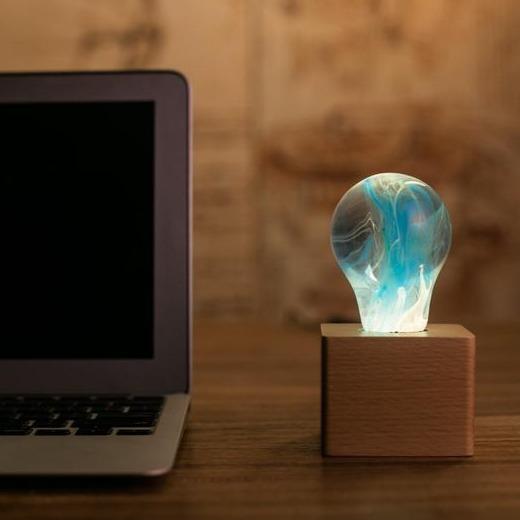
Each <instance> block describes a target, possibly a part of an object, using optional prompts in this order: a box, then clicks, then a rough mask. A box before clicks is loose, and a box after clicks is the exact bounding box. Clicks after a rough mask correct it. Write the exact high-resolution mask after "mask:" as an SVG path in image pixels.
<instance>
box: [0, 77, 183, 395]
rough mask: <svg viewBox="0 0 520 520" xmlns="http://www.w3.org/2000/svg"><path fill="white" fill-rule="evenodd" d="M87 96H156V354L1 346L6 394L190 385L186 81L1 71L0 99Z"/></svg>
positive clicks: (0, 382)
mask: <svg viewBox="0 0 520 520" xmlns="http://www.w3.org/2000/svg"><path fill="white" fill-rule="evenodd" d="M89 101H90V102H95V101H99V102H107V101H108V102H110V101H153V103H154V107H155V118H154V119H155V122H154V135H155V140H154V209H153V211H154V260H153V263H154V291H153V292H154V334H153V335H154V355H153V358H151V359H20V360H18V359H1V352H0V393H3V394H5V393H9V394H12V393H118V394H119V393H144V394H151V393H161V394H165V393H177V392H188V391H189V387H190V352H191V273H190V264H191V209H190V208H191V203H190V202H191V185H190V184H191V175H190V173H191V164H190V131H191V130H190V100H189V86H188V83H187V81H186V79H185V78H184V76H182V75H181V74H180V73H178V72H175V71H135V72H66V73H61V72H52V73H7V74H5V73H4V74H0V103H40V102H41V103H45V102H89ZM29 325H30V318H29V317H28V326H29ZM42 348H45V345H43V344H42ZM73 348H74V347H73V344H71V349H73ZM0 349H1V344H0Z"/></svg>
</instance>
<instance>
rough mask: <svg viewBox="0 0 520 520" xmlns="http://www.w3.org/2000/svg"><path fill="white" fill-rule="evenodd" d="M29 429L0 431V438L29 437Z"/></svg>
mask: <svg viewBox="0 0 520 520" xmlns="http://www.w3.org/2000/svg"><path fill="white" fill-rule="evenodd" d="M31 431H32V430H31V429H30V428H23V429H22V428H19V429H13V430H9V429H5V430H4V429H0V436H4V435H29V434H30V433H31Z"/></svg>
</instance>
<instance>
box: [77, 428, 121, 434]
mask: <svg viewBox="0 0 520 520" xmlns="http://www.w3.org/2000/svg"><path fill="white" fill-rule="evenodd" d="M112 432H113V429H112V428H108V427H107V428H103V427H97V428H92V427H91V428H87V427H84V428H78V429H77V430H76V433H75V435H110V434H111V433H112Z"/></svg>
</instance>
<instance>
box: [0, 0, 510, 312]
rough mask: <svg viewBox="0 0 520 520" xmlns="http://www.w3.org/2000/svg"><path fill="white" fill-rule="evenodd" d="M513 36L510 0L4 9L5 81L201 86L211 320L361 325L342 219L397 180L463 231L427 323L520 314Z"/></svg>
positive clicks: (16, 0)
mask: <svg viewBox="0 0 520 520" xmlns="http://www.w3.org/2000/svg"><path fill="white" fill-rule="evenodd" d="M519 27H520V3H519V2H518V1H516V0H494V1H493V2H490V1H489V0H435V1H427V0H402V1H400V0H265V1H255V0H182V1H174V0H1V2H0V69H1V70H11V71H14V70H59V69H64V70H71V69H88V70H93V69H110V68H116V69H123V68H176V69H179V70H181V71H183V72H185V73H186V74H187V75H188V77H189V78H190V79H191V81H192V85H193V93H194V96H193V98H194V122H195V168H194V202H195V208H194V214H195V220H194V231H195V259H194V261H195V307H196V311H197V314H198V316H204V317H208V316H209V317H212V318H226V319H227V318H234V319H238V318H240V319H242V318H247V317H251V316H252V315H255V316H261V317H263V318H273V319H293V320H297V321H301V322H315V321H320V320H323V319H328V318H331V317H342V318H347V319H356V310H355V306H354V300H353V297H352V294H351V291H350V289H349V288H348V287H347V285H346V284H345V283H344V281H343V279H342V276H341V275H340V273H339V272H338V270H337V268H336V266H335V265H334V262H333V259H332V255H331V253H330V251H329V248H328V221H329V217H330V214H331V212H332V209H333V208H334V205H335V203H336V202H337V200H338V199H339V197H340V196H341V194H342V193H343V192H344V191H345V190H346V189H347V188H348V187H350V186H351V185H352V184H353V183H354V182H355V181H357V180H359V179H360V178H362V177H364V176H366V175H368V174H371V173H376V172H380V171H402V172H406V173H410V174H412V175H415V176H417V177H420V178H422V179H424V180H426V181H427V182H429V183H431V184H432V185H433V186H434V187H435V188H436V189H437V190H438V191H439V192H440V194H441V196H442V197H443V198H444V199H445V201H446V202H447V204H448V207H449V209H450V211H451V214H452V220H453V222H454V228H455V235H454V247H453V250H452V253H451V255H450V258H449V260H448V263H447V264H446V266H445V269H444V271H443V273H442V274H441V278H440V282H439V284H438V288H437V291H436V295H435V296H434V300H433V308H432V318H433V319H435V320H441V321H445V320H450V321H458V320H464V319H467V318H468V317H471V318H472V319H475V318H481V319H486V320H510V319H514V318H516V317H517V315H518V313H519V311H520V295H519V294H518V293H519V289H520V261H519V260H520V231H519V229H518V226H519V221H520V197H519V195H520V193H519V189H520V148H519V144H520V139H519V136H520V90H519V85H520V52H519V51H520V33H519V31H518V28H519ZM0 147H1V143H0Z"/></svg>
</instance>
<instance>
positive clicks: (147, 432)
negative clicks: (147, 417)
mask: <svg viewBox="0 0 520 520" xmlns="http://www.w3.org/2000/svg"><path fill="white" fill-rule="evenodd" d="M152 433H153V430H152V429H151V428H147V429H132V430H131V429H126V430H118V431H117V435H151V434H152Z"/></svg>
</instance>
